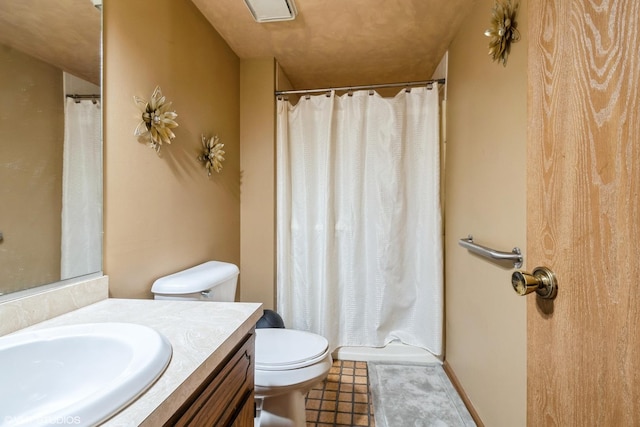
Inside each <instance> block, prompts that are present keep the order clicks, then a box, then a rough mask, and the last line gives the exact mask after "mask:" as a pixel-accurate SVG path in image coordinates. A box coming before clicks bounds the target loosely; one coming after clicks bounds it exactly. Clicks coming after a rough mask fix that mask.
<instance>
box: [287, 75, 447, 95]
mask: <svg viewBox="0 0 640 427" xmlns="http://www.w3.org/2000/svg"><path fill="white" fill-rule="evenodd" d="M445 82H446V79H433V80H423V81H417V82H406V83H386V84H378V85H366V86H344V87H330V88H326V89H302V90H277V91H275V96H281V95H292V94H309V93H324V92H330V91H332V90H335V91H353V90H369V89H383V88H392V87H406V88H409V87H414V86H429V85H431V84H433V83H439V84H445Z"/></svg>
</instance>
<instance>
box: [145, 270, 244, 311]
mask: <svg viewBox="0 0 640 427" xmlns="http://www.w3.org/2000/svg"><path fill="white" fill-rule="evenodd" d="M239 273H240V270H238V267H237V266H236V265H234V264H230V263H228V262H221V261H208V262H205V263H204V264H200V265H196V266H195V267H191V268H188V269H186V270H182V271H179V272H177V273H174V274H170V275H169V276H164V277H161V278H159V279H158V280H156V281H155V282H153V286H152V287H151V292H153V294H154V298H155V299H164V300H192V301H222V302H233V301H235V296H236V285H237V284H238V274H239Z"/></svg>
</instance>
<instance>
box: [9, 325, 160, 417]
mask: <svg viewBox="0 0 640 427" xmlns="http://www.w3.org/2000/svg"><path fill="white" fill-rule="evenodd" d="M171 354H172V349H171V344H170V343H169V341H168V340H167V339H166V338H165V337H164V336H163V335H161V334H160V333H158V332H157V331H155V330H154V329H151V328H149V327H147V326H142V325H137V324H131V323H88V324H80V325H69V326H61V327H54V328H49V329H40V330H35V331H28V332H19V333H16V334H12V335H8V336H5V337H2V338H0V378H1V380H0V426H3V427H5V426H44V425H58V424H62V425H81V426H87V425H95V424H97V423H99V422H101V421H104V420H106V419H107V418H109V417H110V416H112V415H114V414H115V413H116V412H118V411H119V410H120V409H122V408H124V407H125V406H126V405H128V404H129V403H131V402H132V401H133V400H135V399H136V398H137V397H138V396H139V395H140V394H142V393H143V392H144V391H145V390H146V389H147V388H148V387H149V386H151V384H153V382H154V381H155V380H156V379H157V378H158V377H159V376H160V375H162V373H163V372H164V370H165V368H166V367H167V365H168V364H169V360H170V359H171Z"/></svg>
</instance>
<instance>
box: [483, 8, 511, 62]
mask: <svg viewBox="0 0 640 427" xmlns="http://www.w3.org/2000/svg"><path fill="white" fill-rule="evenodd" d="M518 6H519V3H518V0H514V3H511V0H497V1H496V4H495V6H494V7H493V11H492V14H491V28H489V29H488V30H487V31H485V32H484V35H485V36H487V37H489V38H490V41H489V56H491V57H492V58H493V61H494V62H499V63H500V62H501V63H502V65H503V66H505V67H506V66H507V58H508V56H509V52H510V51H511V43H515V42H517V41H519V40H520V32H519V31H518V22H517V21H516V15H517V14H518Z"/></svg>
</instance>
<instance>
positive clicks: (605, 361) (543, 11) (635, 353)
mask: <svg viewBox="0 0 640 427" xmlns="http://www.w3.org/2000/svg"><path fill="white" fill-rule="evenodd" d="M523 12H524V10H523ZM527 12H528V13H529V32H530V33H529V46H528V48H529V51H528V55H529V78H528V80H529V92H528V102H529V112H528V114H529V132H528V148H527V154H528V161H529V163H528V164H527V173H528V178H527V192H528V193H527V208H528V212H527V265H528V267H529V269H533V268H534V267H535V266H538V265H545V266H548V267H550V268H551V269H552V270H553V271H555V273H556V275H557V277H558V282H559V291H558V296H557V298H556V299H555V301H553V302H551V303H550V302H543V301H541V300H539V299H538V298H537V297H536V296H531V295H530V296H529V297H528V298H529V300H528V306H527V333H528V336H527V341H528V342H527V348H528V361H527V376H528V379H527V382H528V384H527V401H528V402H527V424H528V425H529V426H553V425H555V426H563V427H564V426H581V427H582V426H638V425H640V308H639V303H640V296H639V295H640V268H639V266H640V1H638V0H626V1H622V0H608V1H607V0H596V1H592V0H529V4H528V9H527Z"/></svg>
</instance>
